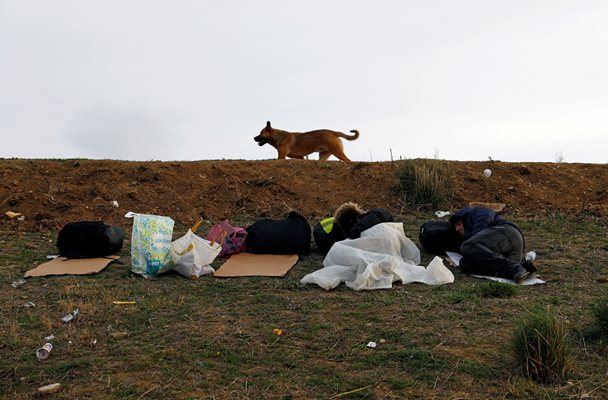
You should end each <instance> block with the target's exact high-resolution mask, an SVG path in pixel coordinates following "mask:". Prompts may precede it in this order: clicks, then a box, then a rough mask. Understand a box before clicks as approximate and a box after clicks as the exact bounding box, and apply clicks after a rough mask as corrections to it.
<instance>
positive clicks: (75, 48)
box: [0, 0, 608, 163]
mask: <svg viewBox="0 0 608 400" xmlns="http://www.w3.org/2000/svg"><path fill="white" fill-rule="evenodd" d="M606 21H608V1H605V0H597V1H594V0H584V1H583V0H572V1H561V0H547V1H541V0H538V1H535V0H521V1H520V0H511V1H492V0H478V1H473V0H459V1H452V0H443V1H442V0H434V1H433V0H430V1H420V0H415V1H410V0H374V1H372V0H366V1H363V0H344V1H338V0H323V1H318V0H307V1H289V0H221V1H220V0H208V1H207V0H198V1H194V0H192V1H186V0H167V1H160V0H98V1H92V0H73V1H65V0H52V1H49V0H0V56H1V61H0V134H1V136H2V141H1V144H0V157H4V158H9V157H18V158H109V159H126V160H201V159H222V158H226V159H270V158H275V157H276V154H277V153H276V150H275V149H274V148H272V147H270V145H266V146H263V147H259V146H257V144H256V143H255V142H254V141H253V137H254V136H255V135H257V134H258V133H259V131H260V130H261V129H262V128H263V127H264V125H265V124H266V121H267V120H270V121H271V122H272V125H273V126H274V127H276V128H280V129H285V130H289V131H307V130H313V129H319V128H328V129H333V130H339V131H343V132H348V131H349V130H351V129H358V130H359V131H360V132H361V136H360V138H359V139H358V140H356V141H354V142H345V143H344V147H345V152H346V154H347V155H348V156H349V157H350V158H351V159H353V160H358V161H382V160H390V159H391V152H392V156H393V158H394V159H398V158H400V157H401V158H442V159H453V160H487V159H488V157H491V158H492V159H494V160H503V161H564V162H591V163H607V162H608V151H607V150H608V79H607V74H608V23H607V22H606ZM314 158H316V155H315V156H314ZM332 159H333V158H332Z"/></svg>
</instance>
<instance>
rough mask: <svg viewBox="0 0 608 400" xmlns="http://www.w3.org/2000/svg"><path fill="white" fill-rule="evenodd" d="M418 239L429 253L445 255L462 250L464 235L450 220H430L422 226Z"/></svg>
mask: <svg viewBox="0 0 608 400" xmlns="http://www.w3.org/2000/svg"><path fill="white" fill-rule="evenodd" d="M418 240H420V244H421V245H422V247H423V248H424V250H425V251H426V252H427V253H431V254H436V255H444V254H445V252H446V251H452V252H455V253H458V252H460V245H461V244H462V237H461V236H460V235H459V234H458V232H456V229H454V226H453V225H452V224H450V223H449V222H448V221H428V222H425V223H424V224H422V225H421V226H420V233H419V235H418Z"/></svg>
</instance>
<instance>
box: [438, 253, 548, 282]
mask: <svg viewBox="0 0 608 400" xmlns="http://www.w3.org/2000/svg"><path fill="white" fill-rule="evenodd" d="M446 254H447V256H448V257H449V258H450V260H451V261H452V264H454V265H455V266H457V267H459V266H460V259H461V258H462V254H460V253H454V252H451V251H446ZM471 276H474V277H475V278H481V279H489V280H491V281H495V282H502V283H509V284H511V285H517V283H515V281H513V280H512V279H507V278H499V277H496V276H484V275H471ZM544 283H547V282H545V281H543V280H542V279H540V278H539V277H538V276H536V274H530V276H528V277H527V278H526V279H525V280H524V281H523V282H522V283H520V285H523V286H530V285H542V284H544Z"/></svg>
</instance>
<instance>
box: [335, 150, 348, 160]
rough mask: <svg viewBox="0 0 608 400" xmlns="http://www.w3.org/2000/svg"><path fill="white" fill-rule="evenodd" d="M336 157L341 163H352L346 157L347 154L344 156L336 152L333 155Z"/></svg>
mask: <svg viewBox="0 0 608 400" xmlns="http://www.w3.org/2000/svg"><path fill="white" fill-rule="evenodd" d="M333 154H334V156H336V157H337V158H338V159H339V160H340V161H344V162H351V161H350V158H348V157H346V154H344V153H343V152H337V151H336V152H335V153H333Z"/></svg>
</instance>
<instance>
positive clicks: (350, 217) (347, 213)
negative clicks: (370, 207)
mask: <svg viewBox="0 0 608 400" xmlns="http://www.w3.org/2000/svg"><path fill="white" fill-rule="evenodd" d="M363 214H364V211H363V209H361V207H360V206H359V205H358V204H356V203H352V202H348V203H344V204H342V205H341V206H340V207H338V209H337V210H336V212H335V214H334V217H335V220H334V224H336V225H338V226H339V227H340V229H342V232H344V234H345V235H348V233H349V232H350V230H351V229H352V227H353V226H354V225H355V224H356V223H357V222H359V219H360V218H361V216H362V215H363Z"/></svg>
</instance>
